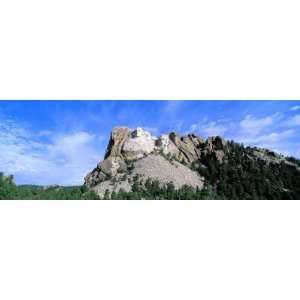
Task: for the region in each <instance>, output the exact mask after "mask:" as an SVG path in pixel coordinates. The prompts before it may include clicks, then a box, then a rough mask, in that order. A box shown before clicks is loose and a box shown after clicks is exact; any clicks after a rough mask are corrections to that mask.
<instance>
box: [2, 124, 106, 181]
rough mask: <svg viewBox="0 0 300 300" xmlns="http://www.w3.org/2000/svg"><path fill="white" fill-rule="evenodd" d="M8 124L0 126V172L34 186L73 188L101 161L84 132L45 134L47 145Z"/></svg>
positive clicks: (91, 141)
mask: <svg viewBox="0 0 300 300" xmlns="http://www.w3.org/2000/svg"><path fill="white" fill-rule="evenodd" d="M39 136H41V133H33V132H30V131H29V130H26V129H25V128H22V127H20V126H19V125H18V124H16V123H15V122H14V121H12V120H5V121H3V120H2V121H1V123H0V170H1V171H4V172H6V173H8V174H14V175H15V176H16V177H17V178H20V181H22V182H23V181H24V182H31V183H34V184H61V185H76V184H81V183H82V182H83V178H84V176H85V175H86V174H87V173H88V172H89V171H90V170H91V169H92V168H93V167H94V166H95V165H96V164H97V162H98V161H99V160H100V159H101V151H100V149H97V143H96V137H95V136H94V135H92V134H89V133H88V132H85V131H80V132H74V133H71V134H55V135H54V134H52V133H50V132H47V136H48V137H49V141H48V142H41V141H39V140H37V138H36V137H39Z"/></svg>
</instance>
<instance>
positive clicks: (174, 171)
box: [85, 127, 227, 195]
mask: <svg viewBox="0 0 300 300" xmlns="http://www.w3.org/2000/svg"><path fill="white" fill-rule="evenodd" d="M226 151H227V142H226V141H225V140H224V139H222V138H221V137H211V138H208V139H207V140H205V139H204V138H202V137H200V136H197V135H195V134H188V135H185V136H180V135H179V134H177V133H175V132H171V133H169V134H163V135H161V136H159V137H155V136H153V135H152V134H151V133H150V132H148V131H146V130H144V129H142V128H139V127H138V128H136V129H134V130H130V129H129V128H126V127H117V128H114V129H113V130H112V132H111V136H110V140H109V143H108V146H107V149H106V152H105V156H104V160H103V161H102V162H100V163H99V164H98V165H97V166H96V168H95V169H94V170H93V171H92V172H90V173H89V174H88V175H87V176H86V177H85V185H86V186H87V187H90V188H91V187H93V189H94V190H95V191H96V192H97V193H98V194H99V195H101V194H103V190H105V189H108V190H110V191H112V190H116V191H117V190H118V186H119V187H122V188H123V189H124V190H126V191H129V190H130V188H131V187H130V177H132V176H133V175H134V174H138V175H139V176H141V177H144V178H153V179H154V178H156V179H158V180H159V181H160V182H162V183H167V182H170V181H172V182H173V183H174V185H175V186H176V187H177V188H179V187H181V186H183V185H185V184H188V185H191V186H193V187H197V186H198V188H202V186H203V182H204V179H203V178H201V177H200V176H199V175H198V174H197V173H196V172H194V171H192V170H191V168H190V167H191V165H192V164H193V162H199V161H201V160H202V159H206V158H207V159H211V158H213V159H216V160H218V161H220V162H221V161H223V160H224V159H225V156H226ZM125 177H127V179H126V180H127V181H126V180H125V179H124V178H125ZM112 182H113V184H112ZM116 182H118V183H116Z"/></svg>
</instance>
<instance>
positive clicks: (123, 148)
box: [85, 127, 300, 199]
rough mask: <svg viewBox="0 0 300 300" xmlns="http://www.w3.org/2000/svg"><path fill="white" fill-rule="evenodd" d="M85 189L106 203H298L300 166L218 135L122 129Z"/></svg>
mask: <svg viewBox="0 0 300 300" xmlns="http://www.w3.org/2000/svg"><path fill="white" fill-rule="evenodd" d="M85 186H86V187H88V188H89V189H90V190H92V191H95V192H96V194H97V195H98V196H99V197H100V198H105V199H107V198H112V199H141V198H144V199H153V198H154V199H298V198H300V161H299V160H297V159H295V158H292V157H284V156H282V155H279V154H277V153H275V152H273V151H269V150H267V149H258V148H251V147H244V146H243V145H240V144H237V143H234V142H233V141H225V140H224V139H223V138H221V137H218V136H216V137H210V138H208V139H203V138H201V137H199V136H197V135H195V134H188V135H185V136H179V135H178V134H176V133H175V132H171V133H169V134H167V135H162V136H160V137H158V138H157V137H154V136H152V135H151V134H150V133H149V132H147V131H145V130H143V129H142V128H137V129H135V130H130V129H129V128H126V127H118V128H114V129H113V131H112V133H111V137H110V141H109V143H108V146H107V150H106V154H105V157H104V160H103V161H102V162H100V163H99V164H98V165H97V166H96V168H95V169H94V170H93V171H92V172H90V173H89V174H88V175H87V176H86V177H85Z"/></svg>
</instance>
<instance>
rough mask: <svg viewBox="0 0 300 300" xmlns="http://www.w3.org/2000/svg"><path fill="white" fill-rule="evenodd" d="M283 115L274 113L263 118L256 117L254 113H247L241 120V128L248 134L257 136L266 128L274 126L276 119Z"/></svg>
mask: <svg viewBox="0 0 300 300" xmlns="http://www.w3.org/2000/svg"><path fill="white" fill-rule="evenodd" d="M280 117H281V114H280V113H276V114H273V115H271V116H266V117H262V118H256V117H255V116H253V115H247V116H246V117H245V118H244V119H243V120H242V121H241V122H240V129H241V130H242V131H243V132H244V133H245V134H247V135H251V136H256V135H258V134H260V133H261V132H262V131H263V130H265V129H266V128H269V127H270V126H272V125H273V124H274V123H275V121H277V120H279V118H280Z"/></svg>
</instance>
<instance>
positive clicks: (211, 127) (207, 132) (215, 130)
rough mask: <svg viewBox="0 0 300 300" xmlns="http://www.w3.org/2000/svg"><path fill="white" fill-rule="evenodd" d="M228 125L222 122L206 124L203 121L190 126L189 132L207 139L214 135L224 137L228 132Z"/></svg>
mask: <svg viewBox="0 0 300 300" xmlns="http://www.w3.org/2000/svg"><path fill="white" fill-rule="evenodd" d="M228 127H229V124H225V122H224V121H211V122H207V121H205V119H204V120H203V121H202V122H199V123H196V124H192V125H191V127H190V131H193V132H198V133H199V134H201V135H203V136H206V137H209V136H216V135H221V136H222V135H224V134H225V132H226V131H227V130H228Z"/></svg>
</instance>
